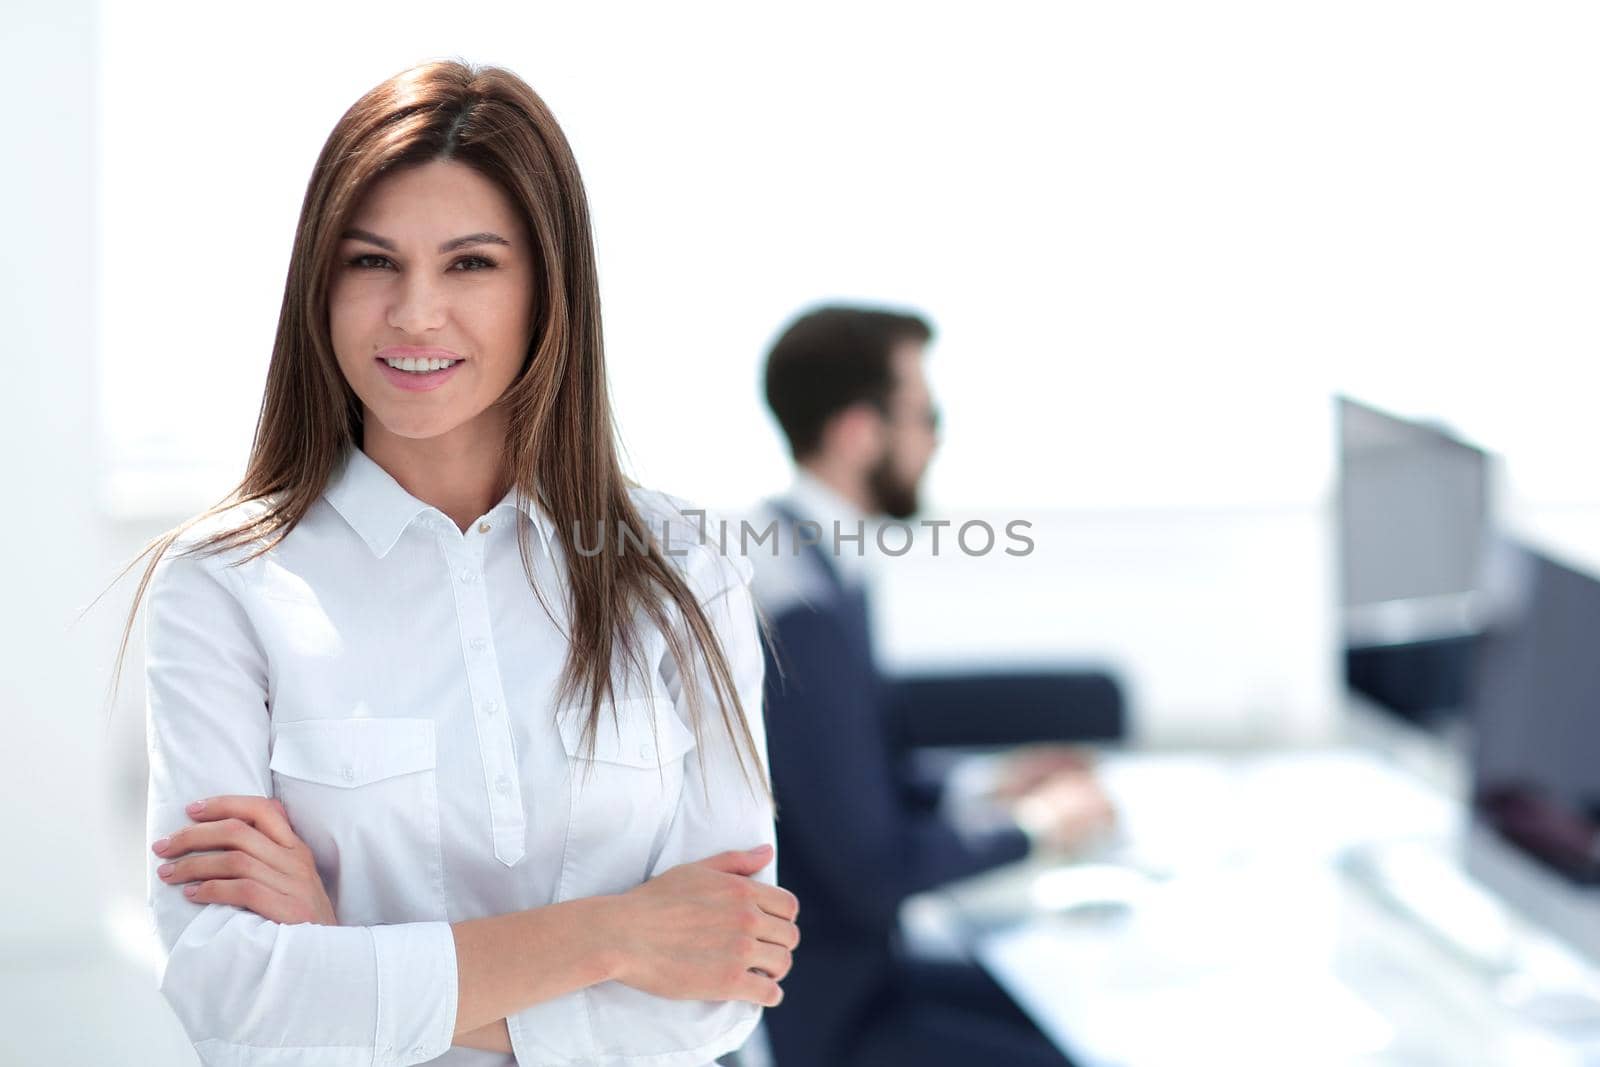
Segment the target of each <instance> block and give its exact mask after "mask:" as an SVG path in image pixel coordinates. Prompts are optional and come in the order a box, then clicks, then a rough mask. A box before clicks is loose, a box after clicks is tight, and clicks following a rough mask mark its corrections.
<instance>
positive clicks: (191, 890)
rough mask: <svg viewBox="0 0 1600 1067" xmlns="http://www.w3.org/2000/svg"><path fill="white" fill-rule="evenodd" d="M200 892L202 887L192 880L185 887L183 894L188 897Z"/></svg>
mask: <svg viewBox="0 0 1600 1067" xmlns="http://www.w3.org/2000/svg"><path fill="white" fill-rule="evenodd" d="M198 892H200V887H199V886H198V885H196V884H195V883H194V882H190V883H189V884H188V885H186V886H184V887H183V895H184V896H186V897H192V896H194V895H195V894H196V893H198Z"/></svg>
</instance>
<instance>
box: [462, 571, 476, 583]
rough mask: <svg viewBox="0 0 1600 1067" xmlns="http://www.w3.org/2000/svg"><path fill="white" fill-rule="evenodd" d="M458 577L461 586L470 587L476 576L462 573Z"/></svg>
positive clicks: (470, 573) (465, 572)
mask: <svg viewBox="0 0 1600 1067" xmlns="http://www.w3.org/2000/svg"><path fill="white" fill-rule="evenodd" d="M459 577H460V578H461V582H462V584H463V585H471V584H472V583H473V581H474V580H476V579H477V577H478V576H477V575H476V574H473V573H472V572H471V571H462V572H461V574H460V576H459Z"/></svg>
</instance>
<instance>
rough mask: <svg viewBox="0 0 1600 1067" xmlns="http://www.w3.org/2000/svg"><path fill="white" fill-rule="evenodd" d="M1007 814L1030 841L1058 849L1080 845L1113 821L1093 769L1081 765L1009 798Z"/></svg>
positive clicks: (1106, 828) (1114, 815) (1056, 774)
mask: <svg viewBox="0 0 1600 1067" xmlns="http://www.w3.org/2000/svg"><path fill="white" fill-rule="evenodd" d="M1011 813H1012V816H1013V817H1014V818H1015V819H1016V820H1017V822H1018V823H1019V824H1021V826H1022V827H1023V829H1025V830H1026V831H1027V832H1028V836H1029V837H1031V838H1033V839H1034V841H1036V842H1038V843H1039V844H1041V845H1043V846H1044V847H1045V848H1047V849H1052V850H1056V851H1061V852H1070V851H1073V850H1075V849H1078V848H1081V847H1082V846H1084V845H1086V844H1088V843H1089V842H1090V841H1091V840H1092V839H1094V838H1095V837H1097V836H1099V835H1100V834H1102V833H1104V832H1105V831H1106V830H1109V829H1110V828H1111V826H1112V825H1113V824H1114V823H1115V822H1116V812H1115V810H1114V809H1113V808H1112V806H1111V801H1110V799H1109V798H1108V797H1107V796H1106V794H1105V791H1104V790H1103V789H1101V788H1100V783H1099V782H1098V781H1096V780H1095V776H1094V772H1093V771H1091V770H1087V769H1083V768H1073V769H1065V770H1058V771H1057V772H1056V773H1054V774H1051V775H1049V776H1047V777H1045V778H1043V779H1042V780H1040V781H1038V782H1037V783H1036V784H1034V785H1033V786H1032V787H1031V788H1029V789H1028V790H1027V791H1026V792H1024V793H1022V794H1021V795H1020V796H1018V797H1017V798H1016V799H1015V800H1014V801H1012V803H1011Z"/></svg>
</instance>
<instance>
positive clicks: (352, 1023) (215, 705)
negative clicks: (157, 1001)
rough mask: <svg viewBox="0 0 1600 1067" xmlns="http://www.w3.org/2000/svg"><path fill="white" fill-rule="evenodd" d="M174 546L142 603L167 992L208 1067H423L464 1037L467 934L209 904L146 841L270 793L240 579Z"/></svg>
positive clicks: (264, 707)
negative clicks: (167, 875)
mask: <svg viewBox="0 0 1600 1067" xmlns="http://www.w3.org/2000/svg"><path fill="white" fill-rule="evenodd" d="M183 544H184V542H183V541H182V540H180V541H179V542H178V544H177V545H175V546H174V547H173V549H172V550H170V551H169V553H168V554H167V555H165V556H164V557H163V558H162V560H161V561H160V563H159V564H157V567H156V570H155V572H154V574H153V575H152V579H151V584H150V586H149V588H148V591H147V597H146V601H145V612H146V614H145V624H144V626H145V629H144V634H145V692H146V720H145V721H146V742H147V747H148V751H149V759H150V779H149V795H148V805H147V808H146V829H147V830H148V835H147V837H148V840H147V842H146V853H145V854H146V856H147V858H148V868H147V870H146V900H147V902H148V905H149V907H150V909H151V912H152V914H153V916H154V921H155V926H156V932H157V934H158V935H159V939H160V943H161V946H162V949H163V959H162V964H161V972H160V979H159V980H160V989H161V993H162V995H163V996H165V997H166V999H167V1002H168V1003H169V1004H171V1005H172V1009H173V1011H174V1012H175V1013H176V1014H177V1016H178V1020H179V1021H180V1022H181V1023H182V1025H183V1028H184V1030H185V1031H186V1032H187V1034H188V1036H189V1039H190V1041H191V1042H193V1044H194V1046H195V1050H196V1052H197V1053H198V1054H199V1056H200V1060H201V1062H202V1063H206V1064H229V1065H235V1067H239V1065H252V1067H253V1065H257V1064H261V1065H265V1064H274V1065H278V1064H285V1065H286V1064H296V1065H328V1067H334V1065H337V1067H344V1065H346V1064H348V1065H351V1067H354V1065H356V1064H362V1065H370V1064H382V1065H401V1064H412V1063H421V1062H423V1061H426V1060H430V1059H434V1058H436V1057H438V1056H440V1055H442V1054H444V1053H445V1052H446V1051H447V1050H448V1049H449V1047H450V1043H451V1040H452V1037H453V1035H454V1031H455V1018H456V996H457V975H456V955H455V940H454V937H453V936H452V934H451V930H450V924H449V923H447V922H443V921H437V922H413V923H398V924H393V925H380V926H365V927H362V926H323V925H318V924H315V923H297V924H292V925H291V924H284V923H278V922H273V921H271V920H268V919H264V918H262V917H260V916H258V915H256V914H255V913H253V912H250V911H246V910H244V909H243V908H239V907H235V906H233V905H229V904H216V903H211V904H199V903H195V902H193V901H191V900H189V899H188V898H187V897H185V896H184V895H183V891H182V887H181V886H179V885H168V884H166V883H163V882H162V881H161V880H160V878H159V877H158V876H157V875H156V873H155V868H156V867H157V866H159V865H160V864H161V863H162V862H164V861H163V860H162V858H161V857H159V856H157V855H155V854H154V853H153V852H151V851H149V848H148V846H149V844H150V843H151V842H154V841H155V840H156V839H157V838H159V837H165V836H167V835H169V834H171V833H173V832H174V831H177V830H180V829H182V828H184V827H185V826H189V825H192V824H193V822H194V820H193V819H191V818H190V817H189V814H188V812H187V811H185V805H187V804H189V803H191V802H193V801H195V800H200V799H203V798H206V797H211V796H220V795H228V794H234V795H253V796H271V795H272V780H271V774H270V772H269V770H268V759H269V755H270V753H269V748H270V723H269V714H268V709H269V698H268V681H267V678H268V674H267V664H266V657H265V654H264V652H263V650H262V648H261V645H260V642H259V641H258V640H257V638H256V635H255V632H254V630H253V629H252V627H251V625H250V622H249V617H248V614H247V613H246V611H245V610H244V607H243V603H242V600H241V596H240V592H241V585H240V582H239V577H238V574H237V573H236V572H235V571H233V570H231V569H229V568H228V567H227V566H226V565H225V564H224V562H223V558H222V557H219V556H210V557H199V556H182V555H174V554H172V553H173V552H176V551H179V549H180V547H181V546H183Z"/></svg>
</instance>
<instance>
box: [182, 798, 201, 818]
mask: <svg viewBox="0 0 1600 1067" xmlns="http://www.w3.org/2000/svg"><path fill="white" fill-rule="evenodd" d="M184 810H186V811H188V812H189V814H191V815H194V814H197V813H199V812H202V811H204V810H206V802H205V801H203V800H197V801H195V802H194V803H193V804H190V805H189V806H188V807H187V808H186V809H184Z"/></svg>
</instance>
